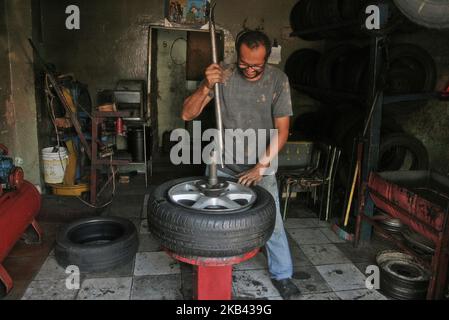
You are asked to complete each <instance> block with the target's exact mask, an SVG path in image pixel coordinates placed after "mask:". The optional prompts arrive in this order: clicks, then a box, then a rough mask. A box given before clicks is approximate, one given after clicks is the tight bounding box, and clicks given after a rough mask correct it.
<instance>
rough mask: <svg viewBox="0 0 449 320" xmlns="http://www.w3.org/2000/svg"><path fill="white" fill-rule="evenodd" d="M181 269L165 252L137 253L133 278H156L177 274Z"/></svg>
mask: <svg viewBox="0 0 449 320" xmlns="http://www.w3.org/2000/svg"><path fill="white" fill-rule="evenodd" d="M180 272H181V269H180V266H179V263H178V262H177V261H176V260H174V259H172V258H171V257H169V256H168V255H167V254H166V253H165V252H139V253H137V256H136V263H135V268H134V275H135V276H156V275H164V274H177V273H180Z"/></svg>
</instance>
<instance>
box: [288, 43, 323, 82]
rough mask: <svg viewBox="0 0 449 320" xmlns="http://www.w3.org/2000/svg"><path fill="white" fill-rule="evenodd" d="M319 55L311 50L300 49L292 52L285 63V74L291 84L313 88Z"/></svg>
mask: <svg viewBox="0 0 449 320" xmlns="http://www.w3.org/2000/svg"><path fill="white" fill-rule="evenodd" d="M320 56H321V54H320V53H319V52H318V51H316V50H313V49H301V50H297V51H295V52H293V53H292V54H291V55H290V56H289V57H288V59H287V62H286V63H285V69H284V70H285V73H286V74H287V76H288V78H289V79H290V83H291V84H294V85H295V84H296V85H303V86H314V85H315V84H316V82H315V73H316V65H317V64H318V60H319V59H320Z"/></svg>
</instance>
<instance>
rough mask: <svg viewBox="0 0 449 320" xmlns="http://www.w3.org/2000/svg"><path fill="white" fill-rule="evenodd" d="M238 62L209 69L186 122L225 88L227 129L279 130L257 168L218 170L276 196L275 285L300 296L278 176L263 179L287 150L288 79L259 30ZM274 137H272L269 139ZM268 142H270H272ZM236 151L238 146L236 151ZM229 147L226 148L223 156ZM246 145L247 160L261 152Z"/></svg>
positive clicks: (242, 40) (270, 245)
mask: <svg viewBox="0 0 449 320" xmlns="http://www.w3.org/2000/svg"><path fill="white" fill-rule="evenodd" d="M236 50H237V53H238V61H237V64H236V66H230V67H227V68H223V67H221V66H219V65H217V64H212V65H210V66H209V67H208V68H207V69H206V72H205V80H204V81H203V82H202V84H201V85H200V87H199V88H198V89H197V90H196V91H195V92H194V93H193V94H192V95H191V96H190V97H188V98H187V99H186V100H185V102H184V107H183V112H182V118H183V120H184V121H191V120H193V119H195V118H197V117H198V116H199V115H200V114H201V112H202V111H203V109H204V108H205V107H206V106H207V105H208V103H209V102H210V101H211V100H212V98H213V94H214V93H213V88H214V85H215V84H217V83H222V84H223V86H222V88H223V91H222V96H221V97H220V99H221V102H222V118H223V127H224V129H242V130H247V129H253V130H256V132H257V130H260V129H264V130H267V131H269V130H272V129H277V137H275V139H277V144H276V143H274V144H271V145H269V146H268V147H267V148H266V150H265V152H264V153H263V154H262V156H261V157H260V158H259V157H257V159H258V162H257V163H253V164H252V166H251V167H249V166H248V165H249V164H250V163H245V164H246V165H238V164H237V165H236V164H232V165H231V164H229V163H226V161H225V167H224V168H223V169H222V168H219V171H218V174H219V176H222V177H237V178H238V179H239V183H241V184H242V185H245V186H251V185H255V184H257V185H259V186H261V187H263V188H265V189H266V190H267V191H269V192H270V193H271V195H272V196H273V197H274V199H275V202H276V209H277V210H276V211H277V213H276V225H275V229H274V232H273V235H272V236H271V238H270V240H269V241H268V242H267V244H266V249H267V256H268V267H269V271H270V274H271V277H272V282H273V284H274V286H275V287H276V288H277V289H278V291H279V292H280V294H281V296H282V297H283V298H284V299H289V298H291V297H292V296H293V295H298V294H299V293H300V292H299V290H298V288H297V287H296V286H295V285H294V284H293V282H292V281H291V277H292V273H293V265H292V259H291V254H290V249H289V246H288V242H287V237H286V234H285V230H284V225H283V222H282V217H281V213H280V205H279V194H278V187H277V182H276V177H275V175H266V176H264V175H263V173H264V169H266V168H267V167H268V166H269V162H270V160H271V159H273V158H274V157H275V156H276V155H277V153H278V152H279V151H280V150H281V149H282V148H283V146H284V145H285V143H286V142H287V139H288V134H289V126H290V116H292V103H291V97H290V86H289V82H288V78H287V76H286V75H285V74H284V73H283V72H282V71H280V70H279V69H277V68H274V67H272V66H270V65H267V61H268V58H269V56H270V53H271V42H270V40H269V38H268V36H267V35H265V34H264V33H262V32H259V31H247V32H244V33H243V34H241V36H240V37H238V38H237V41H236ZM267 136H268V137H269V134H268V135H267ZM267 143H269V141H267ZM231 147H234V146H231ZM227 148H229V146H227V145H225V150H224V152H225V153H226V152H229V150H226V149H227ZM254 149H255V148H254V146H250V145H248V146H247V149H246V150H245V159H246V160H248V159H249V158H251V155H252V153H254V152H257V151H256V150H254Z"/></svg>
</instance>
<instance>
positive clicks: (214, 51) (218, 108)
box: [209, 4, 224, 176]
mask: <svg viewBox="0 0 449 320" xmlns="http://www.w3.org/2000/svg"><path fill="white" fill-rule="evenodd" d="M215 5H216V4H214V5H213V6H212V8H211V11H210V16H209V30H210V38H211V44H212V62H213V63H215V64H217V63H218V54H217V39H216V35H215V31H216V29H215ZM214 93H215V118H216V121H217V129H218V136H217V140H218V141H216V146H217V149H218V150H217V151H218V157H215V156H214V155H212V157H213V159H212V162H214V163H215V164H217V163H216V162H215V161H217V159H218V161H219V163H220V165H221V167H222V168H223V167H224V165H223V150H224V147H223V121H222V117H221V101H220V97H221V84H219V83H217V84H215V87H214ZM213 170H215V172H212V171H213ZM216 170H217V166H216V165H215V166H214V165H211V167H210V170H209V172H210V176H212V175H213V174H215V175H216V173H217V172H216Z"/></svg>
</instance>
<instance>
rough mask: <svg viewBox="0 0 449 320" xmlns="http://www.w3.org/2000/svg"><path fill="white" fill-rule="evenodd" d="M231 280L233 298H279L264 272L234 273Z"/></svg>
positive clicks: (266, 272)
mask: <svg viewBox="0 0 449 320" xmlns="http://www.w3.org/2000/svg"><path fill="white" fill-rule="evenodd" d="M232 278H233V292H234V297H239V298H250V299H258V298H269V297H278V296H279V292H278V291H277V290H276V288H275V287H274V286H273V284H272V283H271V279H270V275H269V273H268V271H266V270H250V271H236V272H234V274H233V276H232Z"/></svg>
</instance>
